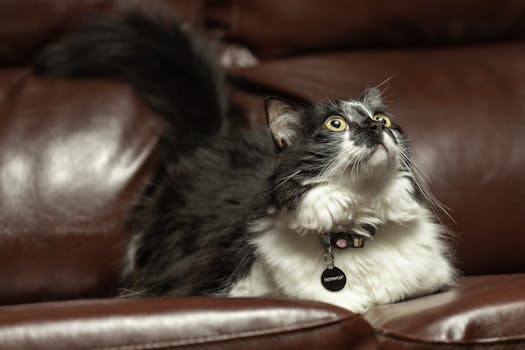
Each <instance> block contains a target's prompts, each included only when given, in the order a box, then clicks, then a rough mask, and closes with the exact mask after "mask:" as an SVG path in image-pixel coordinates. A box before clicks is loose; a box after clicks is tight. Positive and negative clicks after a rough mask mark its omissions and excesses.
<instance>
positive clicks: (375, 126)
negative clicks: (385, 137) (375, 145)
mask: <svg viewBox="0 0 525 350" xmlns="http://www.w3.org/2000/svg"><path fill="white" fill-rule="evenodd" d="M368 131H369V133H370V132H372V133H376V134H377V135H381V134H382V133H383V124H381V123H379V122H378V121H375V120H373V121H372V122H370V124H368Z"/></svg>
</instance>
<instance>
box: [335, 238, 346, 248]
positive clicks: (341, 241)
mask: <svg viewBox="0 0 525 350" xmlns="http://www.w3.org/2000/svg"><path fill="white" fill-rule="evenodd" d="M335 244H336V245H337V246H338V247H339V248H346V247H348V241H347V240H346V239H343V238H340V239H338V240H337V241H335Z"/></svg>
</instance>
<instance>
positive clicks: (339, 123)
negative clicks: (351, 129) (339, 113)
mask: <svg viewBox="0 0 525 350" xmlns="http://www.w3.org/2000/svg"><path fill="white" fill-rule="evenodd" d="M324 126H325V128H327V129H328V130H330V131H344V130H346V127H347V126H348V124H347V123H346V120H345V119H344V118H342V117H330V118H328V119H327V120H326V121H325V122H324Z"/></svg>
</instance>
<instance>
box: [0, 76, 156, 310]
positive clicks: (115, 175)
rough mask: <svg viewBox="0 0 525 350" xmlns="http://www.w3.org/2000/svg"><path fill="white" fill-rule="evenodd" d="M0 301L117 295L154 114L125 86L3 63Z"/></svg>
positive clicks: (152, 135) (152, 138)
mask: <svg viewBox="0 0 525 350" xmlns="http://www.w3.org/2000/svg"><path fill="white" fill-rule="evenodd" d="M0 116H1V118H0V285H1V286H2V287H1V288H0V303H15V302H27V301H37V300H50V299H57V298H73V297H80V296H96V295H99V296H100V295H108V293H115V280H116V277H117V275H118V270H119V266H120V260H121V259H122V256H123V249H124V245H125V238H126V233H127V227H126V224H127V219H128V217H129V215H130V211H131V210H132V207H133V205H134V203H135V200H136V198H137V196H138V195H139V194H140V193H141V192H142V188H143V186H144V184H145V183H146V181H148V176H149V171H150V169H151V165H152V160H153V158H152V152H153V150H154V149H155V145H156V142H157V139H158V125H157V123H156V119H155V118H154V117H153V114H152V113H151V112H150V111H149V109H147V107H146V106H145V105H144V103H142V101H141V100H140V99H138V98H137V97H136V95H135V94H134V92H133V91H131V89H130V88H129V87H127V86H124V85H120V84H116V83H113V82H104V81H95V80H92V81H89V80H85V81H61V80H51V79H49V80H48V79H38V78H35V77H32V76H31V75H29V74H28V71H27V70H24V69H12V70H0Z"/></svg>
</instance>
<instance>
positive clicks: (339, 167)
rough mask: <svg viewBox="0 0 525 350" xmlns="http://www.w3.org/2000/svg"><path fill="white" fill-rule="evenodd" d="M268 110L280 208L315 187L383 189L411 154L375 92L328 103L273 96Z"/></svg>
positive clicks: (370, 91)
mask: <svg viewBox="0 0 525 350" xmlns="http://www.w3.org/2000/svg"><path fill="white" fill-rule="evenodd" d="M266 112H267V118H268V127H269V130H270V133H271V135H272V137H273V139H274V141H275V144H276V149H277V152H278V157H279V160H278V165H277V168H276V172H275V174H274V178H273V181H274V186H275V187H276V188H278V189H282V190H283V191H278V192H284V194H283V195H284V196H283V198H282V200H279V198H277V201H278V202H281V203H278V204H279V205H286V206H288V207H291V206H293V204H294V199H293V198H294V197H298V196H297V195H296V196H294V195H293V194H294V193H295V194H299V192H300V191H302V190H306V188H307V187H308V186H311V185H315V184H316V183H323V182H324V183H326V182H338V183H341V184H342V185H345V186H353V187H355V188H358V187H360V186H361V187H362V186H366V185H370V184H374V186H381V184H384V183H386V182H388V179H389V178H391V177H392V176H394V175H395V174H396V172H397V171H398V169H399V168H400V167H402V166H403V164H404V161H403V159H406V157H407V156H408V152H407V150H406V145H405V141H404V137H403V134H402V132H401V129H400V128H399V126H398V125H397V124H396V123H395V121H394V120H393V119H392V118H391V116H390V115H389V114H388V113H387V112H386V111H385V108H384V105H383V103H382V99H381V94H380V91H379V90H378V89H375V88H372V89H367V90H366V91H365V93H364V94H363V96H362V97H361V98H360V99H359V100H350V101H334V102H329V103H312V104H304V105H301V104H295V103H291V102H288V101H285V100H282V99H279V98H269V99H267V101H266ZM290 191H291V194H290ZM286 193H288V195H286Z"/></svg>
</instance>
